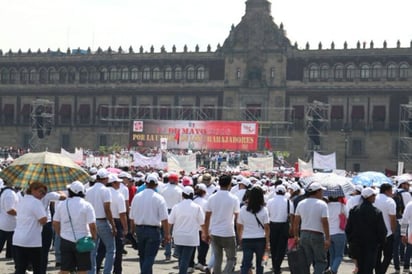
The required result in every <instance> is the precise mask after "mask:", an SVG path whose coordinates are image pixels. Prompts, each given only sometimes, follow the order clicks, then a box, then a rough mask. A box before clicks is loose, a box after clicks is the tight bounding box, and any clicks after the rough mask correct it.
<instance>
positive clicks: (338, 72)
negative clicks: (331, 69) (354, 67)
mask: <svg viewBox="0 0 412 274" xmlns="http://www.w3.org/2000/svg"><path fill="white" fill-rule="evenodd" d="M334 77H335V80H336V81H342V80H343V65H336V66H335V74H334Z"/></svg>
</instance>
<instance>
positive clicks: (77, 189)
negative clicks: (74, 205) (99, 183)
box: [67, 181, 84, 194]
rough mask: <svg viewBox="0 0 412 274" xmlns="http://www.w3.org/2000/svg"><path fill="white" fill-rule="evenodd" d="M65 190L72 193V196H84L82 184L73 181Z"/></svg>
mask: <svg viewBox="0 0 412 274" xmlns="http://www.w3.org/2000/svg"><path fill="white" fill-rule="evenodd" d="M67 188H68V189H70V191H71V192H73V193H74V194H79V193H83V194H84V185H83V183H82V182H79V181H74V182H73V183H71V184H70V185H68V186H67Z"/></svg>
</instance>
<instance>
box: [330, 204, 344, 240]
mask: <svg viewBox="0 0 412 274" xmlns="http://www.w3.org/2000/svg"><path fill="white" fill-rule="evenodd" d="M328 210H329V234H330V235H335V234H343V233H345V231H344V230H342V229H340V227H339V222H340V221H339V214H340V213H343V214H345V216H346V217H348V211H347V208H346V206H345V205H344V204H342V203H341V202H329V203H328Z"/></svg>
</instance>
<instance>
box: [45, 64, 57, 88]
mask: <svg viewBox="0 0 412 274" xmlns="http://www.w3.org/2000/svg"><path fill="white" fill-rule="evenodd" d="M56 80H57V73H56V69H55V68H49V70H48V71H47V81H48V82H49V83H50V84H53V83H56Z"/></svg>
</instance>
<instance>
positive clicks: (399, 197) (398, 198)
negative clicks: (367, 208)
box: [393, 189, 409, 219]
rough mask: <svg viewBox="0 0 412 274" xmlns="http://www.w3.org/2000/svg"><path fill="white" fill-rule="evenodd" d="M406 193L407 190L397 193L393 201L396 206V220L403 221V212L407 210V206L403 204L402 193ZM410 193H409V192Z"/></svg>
mask: <svg viewBox="0 0 412 274" xmlns="http://www.w3.org/2000/svg"><path fill="white" fill-rule="evenodd" d="M404 192H406V191H405V190H403V189H402V190H400V191H396V192H395V195H394V196H393V199H394V200H395V204H396V219H402V216H403V211H404V210H405V204H404V202H403V197H402V193H404ZM408 193H409V192H408Z"/></svg>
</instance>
